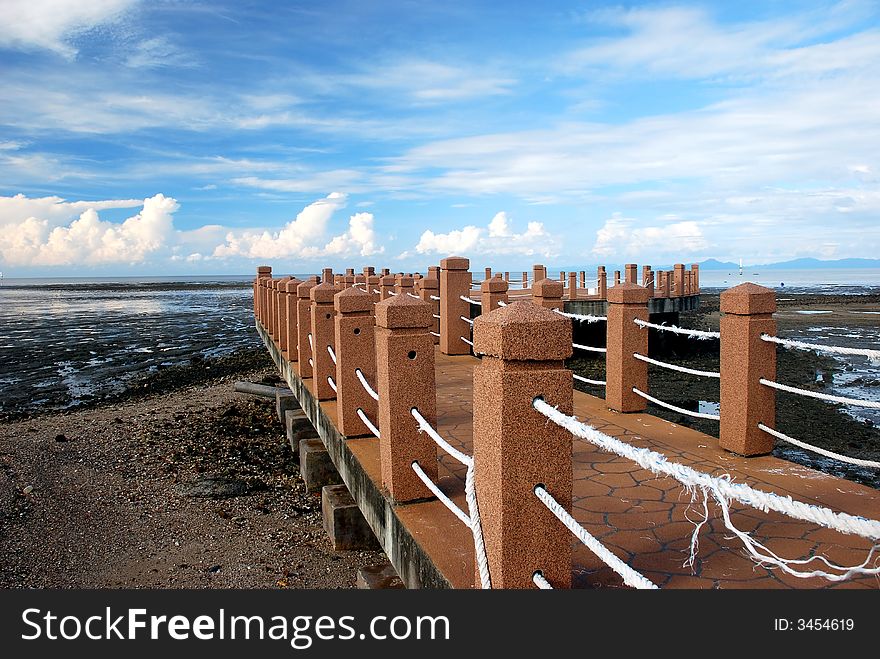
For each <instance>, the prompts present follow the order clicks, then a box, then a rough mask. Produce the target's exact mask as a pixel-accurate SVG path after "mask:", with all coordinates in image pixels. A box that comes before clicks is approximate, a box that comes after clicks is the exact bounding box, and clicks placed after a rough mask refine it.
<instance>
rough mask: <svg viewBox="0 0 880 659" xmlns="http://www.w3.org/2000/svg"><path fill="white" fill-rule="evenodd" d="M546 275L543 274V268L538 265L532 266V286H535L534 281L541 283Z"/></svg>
mask: <svg viewBox="0 0 880 659" xmlns="http://www.w3.org/2000/svg"><path fill="white" fill-rule="evenodd" d="M546 276H547V275H545V274H544V266H543V265H541V264H540V263H536V264H535V265H533V266H532V286H534V285H535V282H536V281H541V280H542V279H544V278H545V277H546Z"/></svg>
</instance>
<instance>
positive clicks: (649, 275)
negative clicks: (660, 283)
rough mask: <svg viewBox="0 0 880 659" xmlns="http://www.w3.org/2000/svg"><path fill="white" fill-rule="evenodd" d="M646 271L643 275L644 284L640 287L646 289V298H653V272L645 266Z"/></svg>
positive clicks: (649, 267)
mask: <svg viewBox="0 0 880 659" xmlns="http://www.w3.org/2000/svg"><path fill="white" fill-rule="evenodd" d="M645 267H647V270H645V273H644V278H645V279H644V283H643V284H642V286H644V287H645V288H647V289H648V297H654V271H653V270H651V266H645Z"/></svg>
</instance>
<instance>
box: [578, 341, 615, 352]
mask: <svg viewBox="0 0 880 659" xmlns="http://www.w3.org/2000/svg"><path fill="white" fill-rule="evenodd" d="M571 345H572V347H573V348H576V349H578V350H587V351H589V352H608V348H597V347H595V346H585V345H583V344H582V343H572V344H571Z"/></svg>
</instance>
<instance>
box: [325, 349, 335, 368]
mask: <svg viewBox="0 0 880 659" xmlns="http://www.w3.org/2000/svg"><path fill="white" fill-rule="evenodd" d="M327 352H329V353H330V359H332V360H333V363H334V364H335V363H336V353H335V352H333V346H327Z"/></svg>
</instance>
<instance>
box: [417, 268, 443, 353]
mask: <svg viewBox="0 0 880 659" xmlns="http://www.w3.org/2000/svg"><path fill="white" fill-rule="evenodd" d="M433 275H438V276H439V268H438V269H437V271H433V270H432V269H431V268H429V269H428V276H427V277H425V278H424V279H422V280H421V284H422V285H421V287H420V288H419V293H418V295H419V297H420V298H421V299H422V300H424V301H425V302H426V303H428V304H429V305H431V317H432V320H433V321H434V324H433V325H432V326H431V332H432V334H431V338H432V339H434V345H437V344H439V343H440V317H439V316H440V299H439V298H440V279H439V278H438V277H435V276H433ZM434 298H437V299H436V300H435V299H434Z"/></svg>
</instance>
